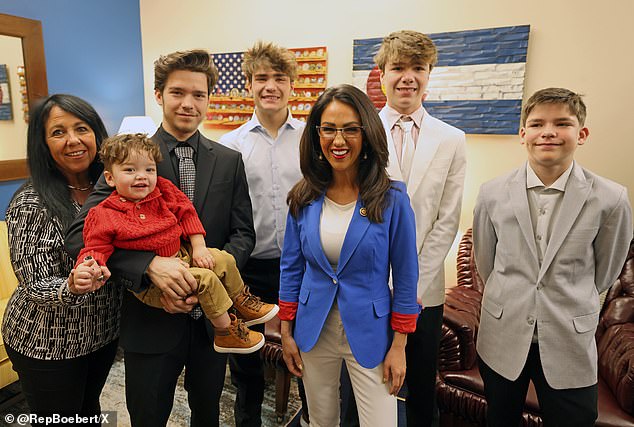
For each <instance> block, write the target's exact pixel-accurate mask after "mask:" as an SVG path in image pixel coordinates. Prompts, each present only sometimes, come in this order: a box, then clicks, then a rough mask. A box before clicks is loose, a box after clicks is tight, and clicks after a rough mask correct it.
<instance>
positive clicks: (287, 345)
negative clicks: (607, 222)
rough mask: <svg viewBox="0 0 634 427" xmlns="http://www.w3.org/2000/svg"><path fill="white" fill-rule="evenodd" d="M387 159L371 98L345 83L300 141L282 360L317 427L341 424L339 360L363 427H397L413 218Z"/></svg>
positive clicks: (413, 313)
mask: <svg viewBox="0 0 634 427" xmlns="http://www.w3.org/2000/svg"><path fill="white" fill-rule="evenodd" d="M387 159H388V149H387V142H386V137H385V131H384V130H383V125H382V124H381V120H380V119H379V116H378V114H377V113H376V110H375V108H374V105H372V102H371V101H370V100H369V99H368V97H367V96H366V95H365V94H364V93H363V92H362V91H360V90H359V89H357V88H355V87H354V86H350V85H341V86H336V87H333V88H330V89H328V90H326V92H324V94H323V95H322V96H321V97H320V98H319V99H318V100H317V102H316V104H315V106H314V107H313V109H312V111H311V113H310V115H309V116H308V121H307V125H306V129H305V131H304V134H303V135H302V139H301V142H300V166H301V170H302V173H303V179H302V180H301V181H300V182H298V183H297V184H296V185H295V187H293V189H292V190H291V191H290V193H289V196H288V201H289V216H288V220H287V221H288V222H287V226H286V235H285V239H284V249H283V251H282V259H281V277H280V313H279V317H280V319H282V345H283V349H284V360H285V361H286V364H287V365H288V368H289V370H290V371H291V372H292V373H294V374H295V375H298V376H301V377H302V378H303V381H304V386H305V388H306V398H307V400H308V408H309V416H310V421H311V426H334V425H338V423H339V376H340V372H341V363H342V362H343V361H345V363H346V367H347V368H348V371H349V373H350V378H351V381H352V387H353V389H354V392H355V396H356V397H357V405H358V408H359V416H360V422H361V425H362V426H370V425H373V426H376V425H380V426H391V425H393V426H396V419H397V414H396V399H395V395H396V393H398V390H399V389H400V387H401V385H402V384H403V379H404V376H405V368H406V367H405V343H406V340H407V333H409V332H413V331H414V330H415V328H416V318H417V315H418V312H419V306H418V304H417V303H416V283H417V280H418V260H417V254H416V229H415V224H414V213H413V211H412V209H411V207H410V204H409V198H408V196H407V192H406V190H405V186H404V185H403V183H401V182H392V181H390V179H389V178H388V175H387V173H386V166H387ZM390 273H391V278H392V284H393V292H392V291H391V290H390V286H389V282H390Z"/></svg>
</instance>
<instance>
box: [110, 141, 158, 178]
mask: <svg viewBox="0 0 634 427" xmlns="http://www.w3.org/2000/svg"><path fill="white" fill-rule="evenodd" d="M132 153H137V154H140V153H143V154H145V155H147V156H149V157H150V158H152V160H154V161H155V162H156V163H159V162H160V161H162V160H163V155H162V154H161V148H160V147H159V146H158V144H157V143H156V142H154V141H152V140H151V139H150V138H149V137H148V136H147V134H145V133H124V134H121V135H116V136H111V137H110V138H108V139H106V140H105V141H104V142H103V144H101V150H99V157H100V158H101V161H102V162H103V167H104V169H105V170H107V171H109V172H112V165H115V164H119V165H120V164H122V163H125V162H126V161H127V160H128V159H129V158H130V155H131V154H132Z"/></svg>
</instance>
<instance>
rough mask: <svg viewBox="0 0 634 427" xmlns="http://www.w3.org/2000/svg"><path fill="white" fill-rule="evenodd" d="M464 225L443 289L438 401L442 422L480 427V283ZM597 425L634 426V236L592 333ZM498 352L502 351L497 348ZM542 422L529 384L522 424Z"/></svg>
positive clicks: (483, 409) (482, 410)
mask: <svg viewBox="0 0 634 427" xmlns="http://www.w3.org/2000/svg"><path fill="white" fill-rule="evenodd" d="M471 249H472V234H471V230H468V231H467V232H466V233H465V235H464V236H463V238H462V241H461V242H460V247H459V250H458V257H457V265H458V283H457V286H456V287H454V288H450V289H448V290H447V292H446V296H447V299H446V302H445V310H444V320H443V326H442V337H441V343H440V352H439V366H438V368H439V375H438V382H437V391H438V406H439V408H440V411H441V425H442V426H444V427H473V426H484V425H486V424H485V413H486V401H485V399H484V386H483V383H482V378H481V377H480V373H479V371H478V367H477V363H476V349H475V343H476V336H477V332H478V325H479V323H480V305H481V302H482V292H483V290H484V283H482V280H481V279H480V276H479V275H478V272H477V269H476V266H475V262H474V259H473V253H472V251H471ZM596 340H597V348H598V355H599V404H598V408H599V418H598V419H597V422H596V425H597V426H600V427H634V416H633V414H634V241H633V242H632V244H631V245H630V251H629V253H628V256H627V259H626V261H625V265H624V266H623V270H622V272H621V274H620V276H619V278H618V279H617V281H616V282H615V283H614V285H613V286H612V287H611V288H610V290H609V292H608V294H607V296H606V299H605V303H604V304H603V308H602V311H601V316H600V318H599V327H598V329H597V333H596ZM501 351H502V350H501ZM542 425H543V423H542V420H541V417H540V411H539V404H538V403H537V396H536V394H535V389H534V388H533V385H532V384H531V385H530V388H529V392H528V396H527V398H526V405H525V407H524V413H523V417H522V426H524V427H541V426H542Z"/></svg>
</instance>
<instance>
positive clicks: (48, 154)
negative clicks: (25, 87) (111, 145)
mask: <svg viewBox="0 0 634 427" xmlns="http://www.w3.org/2000/svg"><path fill="white" fill-rule="evenodd" d="M106 137H107V134H106V129H105V127H104V125H103V122H102V121H101V118H99V115H98V114H97V112H96V111H95V110H94V108H93V107H92V106H91V105H90V104H88V103H87V102H86V101H84V100H82V99H80V98H77V97H75V96H72V95H51V96H49V97H47V98H46V99H44V100H42V101H41V102H40V103H39V104H38V105H37V107H36V108H35V109H34V110H33V111H32V112H31V117H30V120H29V130H28V137H27V157H28V166H29V170H30V172H31V178H30V179H29V180H28V181H27V182H26V183H25V184H24V185H23V186H22V187H21V188H20V189H19V190H18V191H17V192H16V194H15V195H14V196H13V199H12V200H11V203H10V204H9V208H8V210H7V214H6V221H7V229H8V232H9V249H10V255H11V264H12V265H13V269H14V271H15V275H16V277H17V279H18V287H17V288H16V290H15V292H14V293H13V295H12V296H11V299H10V300H9V303H8V305H7V308H6V311H5V316H4V322H3V324H2V337H3V339H4V343H5V345H6V350H7V354H8V355H9V358H10V359H11V362H12V363H13V368H14V369H15V371H16V372H17V373H18V376H19V377H20V383H21V385H22V390H23V392H24V395H25V397H26V400H27V403H28V404H29V408H30V410H31V412H33V413H37V414H38V415H39V416H47V415H52V414H59V415H62V416H74V415H75V414H78V415H81V416H95V415H99V414H100V412H101V409H100V405H99V395H100V394H101V390H102V388H103V386H104V384H105V382H106V378H107V376H108V372H109V371H110V367H111V365H112V362H113V360H114V356H115V353H116V349H117V341H118V336H119V306H120V302H121V290H120V289H119V287H117V286H114V285H108V286H103V285H104V282H105V280H106V279H107V277H104V273H105V272H103V271H102V270H101V269H100V268H99V267H98V266H97V265H96V264H95V263H94V260H89V261H86V262H84V263H83V264H82V265H81V266H79V267H78V269H79V268H81V269H83V270H84V271H85V272H86V273H88V274H90V275H92V277H93V278H94V280H93V281H92V283H91V284H90V285H86V286H77V285H76V284H75V283H73V275H72V274H71V269H72V267H73V265H74V260H73V259H72V258H71V257H70V256H69V255H68V254H67V253H66V252H65V251H64V248H63V236H64V232H65V229H66V228H67V227H68V226H69V225H70V223H71V221H72V220H73V218H74V217H75V215H76V214H77V212H79V208H80V207H81V205H82V204H83V203H84V201H85V200H86V198H87V197H88V194H89V193H90V191H91V190H92V186H93V183H94V182H95V181H96V180H97V178H98V177H99V175H100V174H101V172H102V169H103V167H102V165H101V164H100V163H99V162H98V160H97V157H96V155H97V151H98V150H99V147H100V145H101V141H102V140H103V139H104V138H106Z"/></svg>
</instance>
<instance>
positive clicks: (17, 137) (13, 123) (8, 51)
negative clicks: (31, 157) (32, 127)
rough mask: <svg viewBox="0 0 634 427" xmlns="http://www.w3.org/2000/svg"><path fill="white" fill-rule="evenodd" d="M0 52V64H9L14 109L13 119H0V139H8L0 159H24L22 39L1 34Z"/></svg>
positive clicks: (3, 145)
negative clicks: (21, 72) (21, 71)
mask: <svg viewBox="0 0 634 427" xmlns="http://www.w3.org/2000/svg"><path fill="white" fill-rule="evenodd" d="M0 52H2V55H1V56H0V64H3V65H6V66H7V75H8V77H9V91H10V95H11V109H12V110H13V118H12V119H11V120H0V141H6V142H5V143H4V144H0V159H3V160H10V159H23V158H25V157H26V145H25V144H23V143H20V142H19V141H25V140H26V129H27V125H26V122H25V121H24V112H23V111H22V95H21V94H20V81H19V78H18V66H20V65H24V61H23V59H22V43H20V39H18V38H16V37H9V36H3V35H0Z"/></svg>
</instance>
